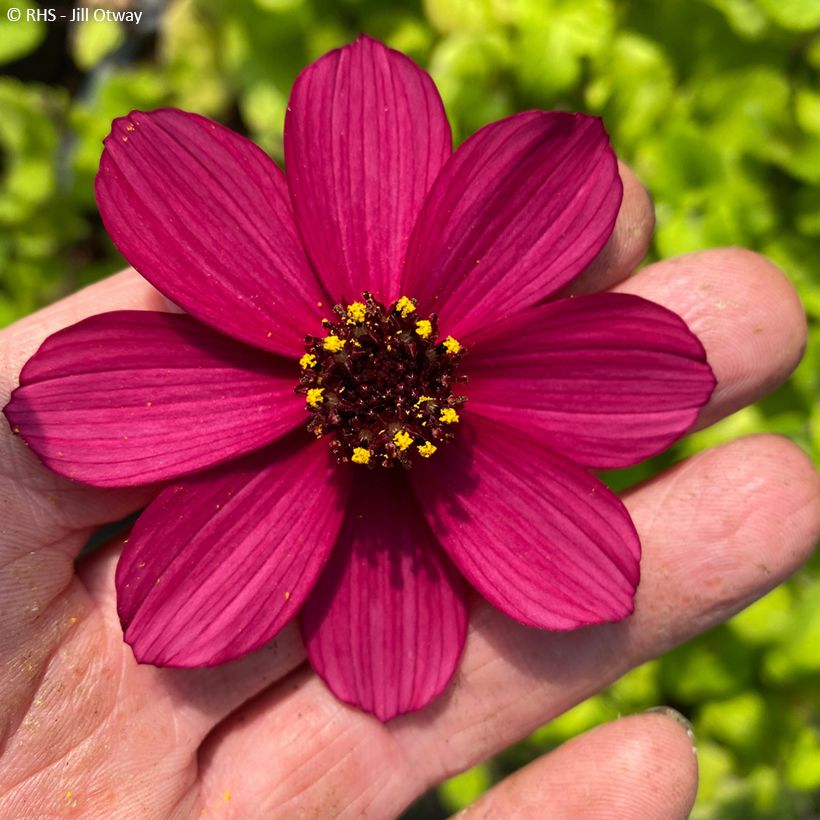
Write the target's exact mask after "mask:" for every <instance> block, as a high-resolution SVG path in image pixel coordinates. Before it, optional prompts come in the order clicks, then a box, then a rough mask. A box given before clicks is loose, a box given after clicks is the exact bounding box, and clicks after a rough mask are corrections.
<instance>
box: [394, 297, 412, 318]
mask: <svg viewBox="0 0 820 820" xmlns="http://www.w3.org/2000/svg"><path fill="white" fill-rule="evenodd" d="M396 310H397V311H398V312H399V313H401V318H402V319H406V318H407V317H408V316H409V315H410V314H411V313H415V312H416V306H415V305H414V304H413V301H412V300H411V299H408V298H407V297H406V296H402V297H401V299H399V301H398V302H396Z"/></svg>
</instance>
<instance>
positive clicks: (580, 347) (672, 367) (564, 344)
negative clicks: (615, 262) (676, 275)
mask: <svg viewBox="0 0 820 820" xmlns="http://www.w3.org/2000/svg"><path fill="white" fill-rule="evenodd" d="M492 330H493V336H492V338H485V339H482V340H481V341H480V342H479V343H478V344H476V345H475V346H473V347H471V349H470V354H469V356H468V357H467V358H466V359H465V362H464V370H465V372H467V373H468V374H469V379H470V381H469V390H468V391H467V392H468V393H469V396H470V402H469V405H468V406H469V409H470V411H471V412H474V413H480V414H481V415H483V416H486V417H488V418H492V419H496V420H498V421H502V422H507V423H509V424H511V425H513V426H515V427H518V428H520V429H524V430H527V431H529V432H530V433H532V434H533V435H534V436H535V437H537V438H539V439H542V440H543V441H544V442H545V443H546V444H548V445H549V446H550V447H551V448H552V449H554V450H557V451H558V452H561V453H563V454H564V455H566V456H568V457H569V458H570V459H572V460H573V461H575V462H579V463H581V464H586V465H588V466H591V467H599V468H605V467H624V466H627V465H629V464H634V463H636V462H638V461H641V460H642V459H644V458H647V457H649V456H651V455H655V454H656V453H659V452H660V451H662V450H664V449H665V448H666V447H668V446H669V445H670V444H671V443H672V442H673V441H675V440H676V439H678V438H680V436H682V435H683V434H684V433H685V432H686V431H687V430H688V429H689V428H690V427H691V426H692V424H693V423H694V421H695V419H696V418H697V415H698V411H699V410H700V408H701V407H703V405H704V404H705V403H706V402H707V401H708V399H709V396H711V394H712V391H713V389H714V387H715V377H714V375H713V374H712V369H711V368H710V367H709V365H708V364H707V363H706V353H705V351H704V349H703V345H702V344H701V343H700V342H699V341H698V339H697V337H696V336H695V335H694V334H693V333H692V332H691V331H690V330H689V328H688V327H687V326H686V323H685V322H684V321H683V319H681V318H680V317H679V316H677V315H676V314H674V313H672V312H671V311H669V310H667V309H666V308H664V307H661V306H660V305H656V304H654V303H653V302H649V301H647V300H646V299H641V298H640V297H638V296H632V295H628V294H624V293H601V294H595V295H592V296H579V297H577V298H572V299H562V300H560V301H557V302H552V303H550V304H548V305H543V306H541V307H536V308H533V309H531V310H528V311H525V312H523V313H519V314H517V315H516V316H514V317H513V318H511V319H510V320H508V321H506V322H503V323H500V324H497V325H494V326H493V328H492Z"/></svg>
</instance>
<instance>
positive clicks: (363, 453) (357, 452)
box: [350, 447, 370, 464]
mask: <svg viewBox="0 0 820 820" xmlns="http://www.w3.org/2000/svg"><path fill="white" fill-rule="evenodd" d="M350 460H351V461H352V462H353V463H354V464H367V463H368V462H369V461H370V450H366V449H365V448H364V447H354V448H353V455H352V456H351V457H350Z"/></svg>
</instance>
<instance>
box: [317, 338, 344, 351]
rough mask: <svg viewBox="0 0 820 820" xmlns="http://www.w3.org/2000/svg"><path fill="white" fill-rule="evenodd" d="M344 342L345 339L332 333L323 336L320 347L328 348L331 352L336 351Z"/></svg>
mask: <svg viewBox="0 0 820 820" xmlns="http://www.w3.org/2000/svg"><path fill="white" fill-rule="evenodd" d="M345 344H346V341H345V339H340V338H339V337H338V336H334V335H333V334H332V333H331V334H330V336H325V338H324V339H322V347H323V348H324V349H325V350H329V351H330V352H331V353H338V352H339V351H340V350H341V349H342V348H343V347H344V346H345Z"/></svg>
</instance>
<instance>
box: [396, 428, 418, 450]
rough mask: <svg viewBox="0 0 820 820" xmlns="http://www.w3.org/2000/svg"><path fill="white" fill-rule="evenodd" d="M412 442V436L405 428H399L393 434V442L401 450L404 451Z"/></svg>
mask: <svg viewBox="0 0 820 820" xmlns="http://www.w3.org/2000/svg"><path fill="white" fill-rule="evenodd" d="M412 443H413V436H411V435H410V433H408V432H407V431H406V430H399V432H398V433H396V434H395V435H394V436H393V444H395V445H396V447H398V448H399V450H401V451H402V452H404V451H405V450H406V449H407V448H408V447H409V446H410V445H411V444H412Z"/></svg>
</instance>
